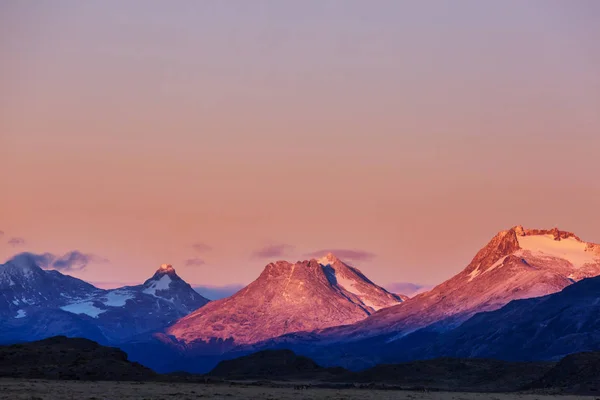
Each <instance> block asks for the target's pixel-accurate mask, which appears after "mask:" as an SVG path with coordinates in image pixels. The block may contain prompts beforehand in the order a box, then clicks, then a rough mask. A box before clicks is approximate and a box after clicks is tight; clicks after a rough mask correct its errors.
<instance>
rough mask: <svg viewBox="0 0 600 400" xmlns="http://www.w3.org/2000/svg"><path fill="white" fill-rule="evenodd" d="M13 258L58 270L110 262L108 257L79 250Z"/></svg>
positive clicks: (74, 269)
mask: <svg viewBox="0 0 600 400" xmlns="http://www.w3.org/2000/svg"><path fill="white" fill-rule="evenodd" d="M12 260H13V261H18V262H19V263H23V262H26V263H28V264H36V265H38V266H39V267H40V268H43V269H55V270H58V271H81V270H82V269H85V268H86V267H87V266H88V264H90V263H106V262H108V260H107V259H106V258H102V257H98V256H96V255H93V254H84V253H82V252H80V251H78V250H75V251H71V252H69V253H66V254H64V255H63V256H60V257H59V256H56V255H54V254H51V253H43V254H35V253H21V254H17V255H16V256H14V257H13V258H12Z"/></svg>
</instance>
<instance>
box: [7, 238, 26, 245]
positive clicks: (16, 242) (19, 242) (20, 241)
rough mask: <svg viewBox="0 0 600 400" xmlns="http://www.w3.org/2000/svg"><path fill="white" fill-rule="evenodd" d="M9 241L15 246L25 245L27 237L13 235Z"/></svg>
mask: <svg viewBox="0 0 600 400" xmlns="http://www.w3.org/2000/svg"><path fill="white" fill-rule="evenodd" d="M7 243H8V244H9V245H10V246H13V247H18V246H23V245H24V244H25V239H23V238H20V237H12V238H10V239H9V240H8V242H7Z"/></svg>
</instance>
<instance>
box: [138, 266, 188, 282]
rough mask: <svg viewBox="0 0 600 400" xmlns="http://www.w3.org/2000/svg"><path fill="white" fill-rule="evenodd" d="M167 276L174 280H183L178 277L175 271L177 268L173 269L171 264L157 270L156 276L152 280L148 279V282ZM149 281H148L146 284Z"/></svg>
mask: <svg viewBox="0 0 600 400" xmlns="http://www.w3.org/2000/svg"><path fill="white" fill-rule="evenodd" d="M165 275H167V276H169V277H170V278H172V279H181V278H179V276H178V275H177V272H176V271H175V268H173V266H172V265H171V264H161V266H160V267H158V269H157V270H156V272H155V273H154V275H152V278H150V279H148V281H155V280H158V279H160V278H162V277H163V276H165ZM148 281H146V283H147V282H148Z"/></svg>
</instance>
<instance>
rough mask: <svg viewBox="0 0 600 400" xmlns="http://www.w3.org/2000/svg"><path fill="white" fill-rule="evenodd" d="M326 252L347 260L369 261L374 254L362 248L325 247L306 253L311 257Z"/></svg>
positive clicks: (320, 255)
mask: <svg viewBox="0 0 600 400" xmlns="http://www.w3.org/2000/svg"><path fill="white" fill-rule="evenodd" d="M328 253H331V254H333V255H334V256H336V257H338V258H339V259H341V260H342V261H343V260H347V261H369V260H372V259H374V258H375V254H373V253H371V252H368V251H364V250H349V249H325V250H319V251H313V252H312V253H308V254H306V255H307V256H308V257H311V258H319V257H323V256H325V255H327V254H328Z"/></svg>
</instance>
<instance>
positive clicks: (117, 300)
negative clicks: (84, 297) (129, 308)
mask: <svg viewBox="0 0 600 400" xmlns="http://www.w3.org/2000/svg"><path fill="white" fill-rule="evenodd" d="M130 299H133V295H132V294H131V293H128V292H117V291H114V292H110V293H108V294H107V295H106V298H105V300H104V305H105V306H109V307H122V306H124V305H125V303H127V300H130Z"/></svg>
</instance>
